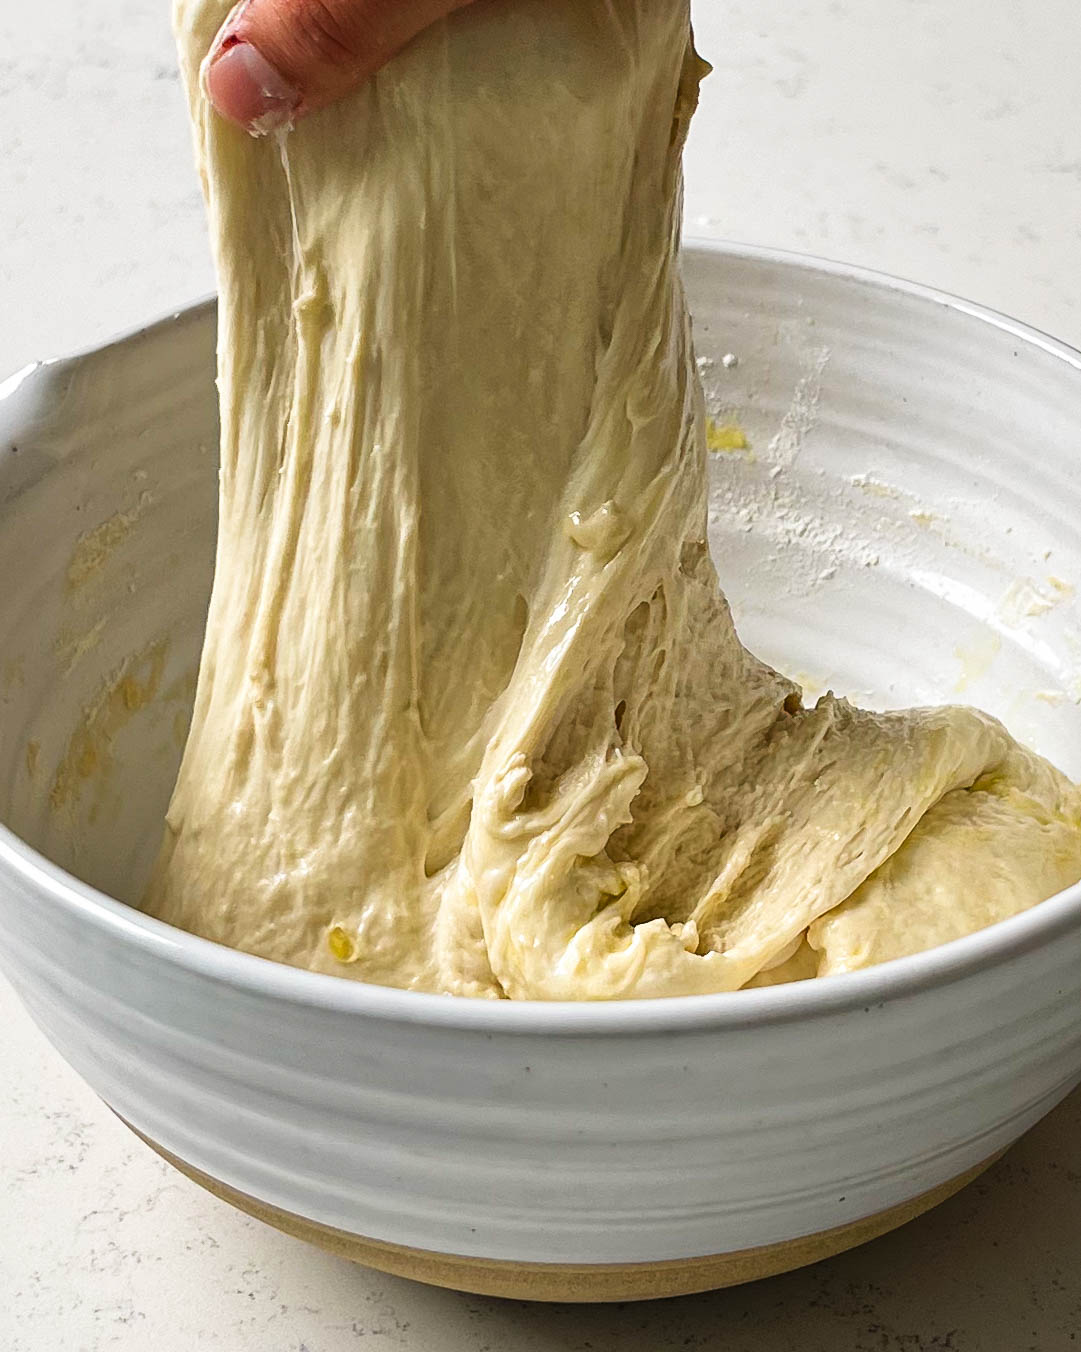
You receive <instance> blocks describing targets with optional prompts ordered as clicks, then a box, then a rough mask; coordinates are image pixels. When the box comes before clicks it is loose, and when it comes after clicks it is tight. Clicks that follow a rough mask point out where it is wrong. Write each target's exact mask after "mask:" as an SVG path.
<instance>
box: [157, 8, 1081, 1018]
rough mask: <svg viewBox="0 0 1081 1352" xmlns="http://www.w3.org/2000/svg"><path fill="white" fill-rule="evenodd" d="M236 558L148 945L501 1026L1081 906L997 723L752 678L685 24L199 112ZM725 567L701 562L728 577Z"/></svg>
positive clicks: (586, 33) (678, 11)
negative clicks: (267, 117)
mask: <svg viewBox="0 0 1081 1352" xmlns="http://www.w3.org/2000/svg"><path fill="white" fill-rule="evenodd" d="M227 7H228V0H180V4H179V8H178V14H177V20H178V33H179V41H180V50H181V57H182V63H183V67H184V72H185V76H186V79H187V84H188V89H189V94H190V98H191V107H192V116H193V121H194V126H195V139H196V146H197V151H198V156H199V160H200V165H201V168H202V173H203V177H204V183H205V187H206V193H207V198H208V202H209V210H210V219H211V225H212V234H213V239H214V244H215V249H216V255H217V266H218V272H219V278H220V286H221V316H220V338H219V377H220V382H219V383H220V393H221V413H222V448H221V449H222V469H221V517H220V535H219V543H218V555H217V574H216V578H215V583H214V591H213V598H212V601H211V606H210V614H209V621H208V626H207V635H206V644H205V649H204V652H203V659H202V669H201V674H200V679H199V688H198V695H197V699H196V706H195V714H194V721H193V724H192V728H191V733H190V738H189V741H188V745H187V750H186V752H185V756H184V761H183V765H182V768H181V771H180V775H179V779H178V782H177V785H176V790H175V794H174V797H173V800H172V804H171V807H170V809H169V814H168V827H167V831H166V836H165V841H164V845H163V848H162V852H161V856H160V859H159V863H158V867H157V870H156V875H155V878H154V880H153V883H152V885H151V888H150V892H149V896H148V903H147V904H148V909H149V910H151V911H152V912H153V913H154V914H155V915H158V916H160V917H162V918H163V919H166V920H169V921H171V922H173V923H175V924H177V925H181V926H183V927H184V928H186V929H189V930H193V931H195V932H196V933H198V934H201V935H205V936H206V937H208V938H210V939H214V940H217V941H219V942H221V943H224V944H230V945H233V946H235V947H237V948H241V949H246V950H248V951H249V952H252V953H258V954H262V955H263V956H265V957H268V958H274V959H278V960H280V961H282V962H287V963H293V964H296V965H298V966H302V967H309V968H314V969H317V970H319V971H323V972H333V973H338V974H340V975H344V976H351V977H355V978H359V979H363V980H367V981H373V982H382V983H386V984H390V985H395V986H403V987H411V988H417V989H424V990H431V991H443V992H450V993H457V994H462V995H471V996H496V997H499V996H509V997H511V998H514V999H544V1000H556V999H574V1000H578V999H592V1000H597V999H612V998H626V997H636V996H667V995H679V994H687V993H697V992H706V991H720V990H732V989H736V988H738V987H741V986H744V985H746V984H748V983H752V984H762V983H766V982H771V981H776V980H780V979H794V978H799V977H805V976H811V975H814V974H816V973H822V972H835V971H839V970H843V969H846V968H850V967H856V966H861V965H865V964H867V963H870V962H878V961H881V960H883V959H886V958H890V957H894V956H897V955H899V954H902V953H908V952H912V951H915V950H918V949H921V948H925V947H928V946H930V945H932V944H935V943H937V942H939V941H940V940H943V939H946V938H950V937H953V936H954V935H957V934H961V933H964V932H966V931H969V930H972V929H974V928H978V927H980V926H982V925H986V924H988V923H990V922H992V921H994V920H996V919H999V918H1001V917H1002V916H1004V915H1007V914H1010V913H1012V912H1014V911H1017V910H1020V909H1022V908H1024V907H1026V906H1029V905H1031V904H1033V903H1035V902H1037V901H1039V900H1041V899H1043V898H1044V897H1046V896H1048V895H1050V894H1051V893H1053V892H1055V891H1057V890H1059V889H1061V888H1062V887H1063V886H1065V885H1067V884H1069V883H1072V882H1074V881H1075V880H1077V879H1078V877H1081V829H1079V824H1078V822H1079V803H1078V794H1077V792H1076V791H1075V789H1074V788H1073V786H1072V785H1071V784H1069V783H1068V782H1067V781H1066V780H1065V779H1064V778H1063V777H1062V776H1061V775H1060V774H1058V772H1057V771H1055V770H1053V769H1052V768H1051V767H1050V766H1049V765H1047V764H1046V763H1045V762H1044V761H1042V760H1040V759H1039V758H1038V757H1036V756H1035V755H1033V754H1031V753H1029V752H1027V751H1025V750H1023V749H1021V748H1019V747H1018V746H1017V745H1016V744H1015V743H1014V742H1013V741H1012V740H1011V738H1010V737H1009V736H1008V734H1007V733H1006V732H1005V731H1004V729H1003V728H1002V727H1001V726H1000V725H999V724H998V723H996V722H995V721H994V720H992V719H991V718H989V717H986V716H984V715H983V714H980V713H976V712H974V711H970V710H966V709H958V708H952V709H930V710H918V711H913V712H904V713H887V714H874V713H865V712H862V711H860V710H857V709H854V708H852V707H851V706H850V705H849V704H848V703H846V702H845V701H844V700H839V699H835V698H834V697H833V696H827V697H825V698H824V699H822V700H821V701H819V703H818V704H817V705H816V706H815V707H814V708H811V709H805V708H803V707H802V705H801V701H800V695H799V691H798V689H797V687H796V686H795V685H794V684H793V683H792V682H791V681H789V680H787V679H786V678H785V677H783V676H781V675H779V674H778V673H776V672H775V671H772V670H771V669H770V668H768V667H766V666H765V665H763V664H762V663H761V662H759V661H758V660H757V659H756V658H754V657H753V656H752V655H751V654H750V653H748V652H747V651H746V649H744V648H743V647H742V645H741V644H740V642H739V640H738V638H737V637H736V634H735V631H734V629H733V626H732V620H731V617H730V614H729V610H728V606H727V604H726V602H725V600H724V597H723V595H722V593H721V591H720V589H719V586H718V581H717V575H716V573H715V571H714V565H713V562H712V561H711V559H710V556H709V553H708V550H707V547H706V544H705V534H706V488H705V431H704V419H703V410H702V400H701V396H700V391H699V387H698V382H697V375H696V369H695V364H694V360H693V352H692V348H691V340H690V334H689V324H688V316H687V311H686V308H685V304H684V298H683V292H682V288H681V284H680V277H679V269H678V262H677V246H678V228H679V219H680V195H681V179H680V151H681V146H682V142H683V138H684V135H685V133H686V128H687V123H688V120H689V118H690V115H691V113H692V110H693V106H694V103H695V100H696V96H697V82H698V79H699V76H700V74H701V73H702V69H703V67H702V65H701V63H700V62H699V61H698V60H697V58H696V57H695V55H694V53H693V48H692V46H691V43H690V35H689V20H688V8H687V4H686V3H685V0H665V2H659V0H506V2H505V3H498V4H483V5H478V6H476V7H475V8H472V9H467V10H463V11H461V12H459V13H457V14H456V15H455V16H453V18H452V19H450V20H448V21H446V22H444V23H441V24H439V25H437V26H436V27H435V28H434V29H432V30H431V31H430V32H428V33H427V34H425V35H424V36H423V37H422V38H421V39H419V40H418V41H416V42H415V43H413V44H412V46H411V47H410V48H408V49H407V51H406V52H404V53H403V54H402V55H400V56H399V57H398V58H397V59H396V60H395V61H394V62H392V64H391V65H390V66H389V67H388V68H387V69H385V70H384V71H382V72H380V73H379V74H378V75H376V76H375V78H374V79H372V80H371V81H369V82H368V84H367V85H366V86H365V87H364V88H363V89H361V90H360V91H359V92H358V93H357V94H355V95H354V96H353V97H351V98H350V99H348V100H347V101H346V102H345V103H343V104H341V105H340V106H337V107H335V108H331V109H328V110H326V111H324V112H321V113H318V114H316V115H314V116H312V117H311V118H309V119H307V120H305V121H304V122H303V123H302V124H301V125H300V126H298V127H297V128H296V130H295V131H293V132H292V133H291V134H289V135H288V136H287V137H285V138H284V139H282V140H280V141H278V140H275V139H273V138H270V139H263V140H253V139H251V138H250V137H248V136H247V135H245V134H244V133H243V132H241V131H238V130H237V129H236V128H234V127H231V126H228V125H226V124H225V123H224V122H222V121H221V120H220V119H218V118H217V117H215V116H214V115H213V114H212V113H211V112H210V111H209V109H208V107H207V105H206V103H205V100H204V97H203V94H202V91H201V85H200V77H199V67H200V63H201V62H202V60H203V57H204V56H205V54H206V52H207V50H208V48H209V46H210V43H211V40H212V37H213V35H214V33H215V31H216V29H217V28H218V26H219V24H220V23H221V21H222V19H223V18H224V16H225V13H226V9H227ZM722 562H723V560H722Z"/></svg>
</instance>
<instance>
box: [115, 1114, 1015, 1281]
mask: <svg viewBox="0 0 1081 1352" xmlns="http://www.w3.org/2000/svg"><path fill="white" fill-rule="evenodd" d="M120 1120H121V1121H122V1122H124V1125H125V1126H127V1127H129V1128H131V1130H132V1131H133V1132H135V1135H136V1136H138V1137H139V1138H140V1139H141V1140H143V1141H145V1142H146V1144H147V1145H148V1146H150V1148H151V1149H152V1150H155V1151H156V1152H157V1153H158V1154H159V1155H160V1156H161V1157H162V1159H164V1160H167V1161H168V1162H169V1163H170V1164H171V1165H173V1167H174V1168H176V1169H179V1170H180V1172H181V1173H182V1174H185V1175H186V1176H187V1177H188V1178H190V1179H191V1180H192V1181H193V1182H195V1183H198V1184H199V1185H200V1186H201V1187H203V1188H206V1190H207V1192H211V1193H213V1194H214V1196H215V1197H220V1198H221V1200H222V1201H223V1202H228V1203H229V1204H230V1205H231V1206H235V1207H236V1208H237V1209H238V1210H239V1211H245V1212H247V1214H248V1215H249V1216H254V1217H255V1218H256V1220H260V1221H264V1222H265V1223H266V1224H267V1225H272V1226H274V1228H275V1229H277V1230H282V1231H284V1233H285V1234H287V1235H292V1236H293V1237H294V1238H295V1239H303V1240H305V1241H307V1243H309V1244H315V1245H317V1246H318V1247H319V1248H321V1249H326V1251H327V1252H328V1253H332V1254H335V1255H336V1256H337V1257H339V1258H348V1259H349V1260H350V1262H353V1263H362V1264H363V1265H364V1266H365V1267H370V1268H375V1269H376V1270H377V1271H379V1272H389V1273H391V1274H393V1275H394V1276H395V1277H408V1278H409V1279H410V1280H411V1281H415V1282H426V1283H427V1284H428V1285H429V1286H444V1287H449V1288H450V1289H451V1290H453V1291H472V1292H475V1293H476V1294H477V1295H481V1296H499V1297H502V1298H504V1299H507V1300H545V1301H574V1302H578V1303H582V1304H584V1303H587V1302H590V1301H617V1300H657V1299H660V1298H662V1297H665V1296H689V1295H693V1294H694V1293H695V1292H698V1291H713V1290H716V1289H718V1288H719V1287H723V1286H739V1285H741V1284H742V1283H744V1282H754V1281H758V1280H760V1279H761V1278H762V1277H775V1276H776V1275H777V1274H778V1273H781V1272H790V1271H791V1270H792V1269H793V1268H799V1267H805V1266H806V1265H807V1264H808V1263H817V1262H820V1261H821V1260H822V1259H823V1258H832V1257H833V1256H834V1254H838V1253H843V1252H844V1250H845V1249H854V1248H856V1247H857V1245H860V1244H866V1243H867V1242H868V1241H869V1240H872V1239H877V1238H878V1237H879V1236H880V1235H884V1234H886V1233H887V1232H888V1231H890V1230H896V1229H897V1228H898V1226H901V1225H906V1224H907V1223H908V1222H909V1221H911V1220H915V1219H916V1217H917V1216H922V1215H923V1213H924V1212H925V1211H930V1210H931V1208H932V1207H936V1206H938V1205H939V1203H940V1202H944V1201H946V1199H947V1198H948V1197H952V1196H953V1195H954V1193H956V1192H960V1190H961V1189H962V1188H963V1187H965V1186H967V1185H968V1184H969V1183H971V1182H972V1181H973V1179H975V1178H978V1177H979V1175H980V1174H982V1173H983V1172H984V1171H985V1170H986V1169H989V1168H990V1167H991V1165H992V1164H994V1163H995V1162H996V1160H999V1159H1001V1157H1002V1156H1003V1155H1004V1154H1005V1151H1003V1150H999V1151H996V1153H995V1154H994V1155H991V1156H990V1157H989V1158H988V1159H986V1160H984V1161H983V1162H982V1163H981V1164H977V1165H976V1166H975V1167H974V1168H972V1169H967V1170H966V1171H965V1172H964V1173H963V1174H958V1175H957V1176H956V1177H955V1178H951V1179H948V1180H947V1181H946V1182H945V1183H940V1184H939V1185H938V1187H937V1188H931V1189H930V1190H929V1191H928V1192H924V1193H921V1194H920V1195H919V1196H918V1197H913V1198H911V1199H910V1200H909V1201H907V1202H901V1203H899V1204H898V1205H897V1206H893V1207H889V1208H887V1210H885V1211H879V1212H878V1213H877V1214H875V1215H874V1216H866V1217H864V1218H863V1219H862V1220H858V1221H851V1222H850V1223H849V1224H847V1225H838V1226H835V1227H834V1228H833V1229H831V1230H821V1231H819V1232H818V1234H814V1235H804V1236H802V1237H801V1238H799V1239H788V1240H784V1241H783V1242H782V1243H780V1244H765V1245H762V1246H761V1247H760V1248H755V1249H739V1250H737V1251H735V1252H732V1253H717V1254H709V1255H706V1256H705V1257H702V1258H677V1259H674V1260H672V1261H664V1262H658V1263H595V1264H593V1263H588V1264H587V1263H516V1262H504V1261H500V1260H498V1259H491V1258H467V1257H464V1256H462V1255H460V1254H450V1253H432V1252H430V1251H428V1250H426V1249H410V1248H406V1247H404V1246H403V1245H400V1244H386V1243H383V1242H382V1241H380V1240H376V1239H365V1238H364V1237H363V1236H362V1235H352V1234H349V1233H347V1232H346V1231H345V1230H336V1229H334V1228H333V1227H332V1226H329V1225H321V1224H319V1222H318V1221H310V1220H305V1219H304V1217H303V1216H296V1215H293V1214H292V1213H291V1212H288V1211H281V1210H280V1209H279V1208H277V1207H273V1206H268V1205H267V1204H266V1203H265V1202H260V1201H259V1200H258V1198H255V1197H250V1196H248V1194H247V1193H243V1192H238V1191H237V1190H236V1189H235V1188H231V1187H229V1185H228V1184H226V1183H222V1182H220V1181H219V1180H218V1179H216V1178H211V1177H210V1175H209V1174H204V1173H203V1172H202V1170H200V1169H196V1168H194V1167H193V1166H192V1165H190V1164H187V1163H185V1162H184V1160H182V1159H178V1158H177V1157H176V1156H175V1155H173V1154H171V1153H170V1152H169V1151H168V1150H166V1149H164V1147H162V1146H160V1145H158V1143H157V1142H156V1141H152V1140H151V1139H150V1137H149V1136H144V1135H143V1133H142V1132H141V1131H139V1130H137V1129H136V1128H135V1127H133V1126H132V1125H131V1123H130V1122H128V1121H126V1120H125V1119H124V1118H121V1119H120Z"/></svg>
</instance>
